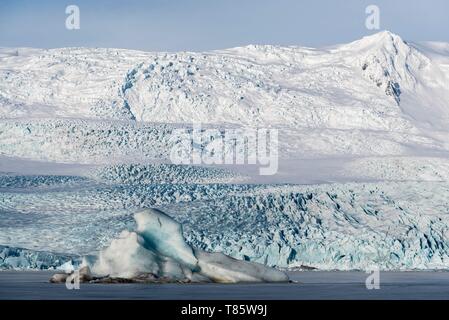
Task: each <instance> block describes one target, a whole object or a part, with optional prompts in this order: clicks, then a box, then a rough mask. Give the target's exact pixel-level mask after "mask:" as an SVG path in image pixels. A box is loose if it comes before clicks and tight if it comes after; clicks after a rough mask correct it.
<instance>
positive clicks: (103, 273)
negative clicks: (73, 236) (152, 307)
mask: <svg viewBox="0 0 449 320" xmlns="http://www.w3.org/2000/svg"><path fill="white" fill-rule="evenodd" d="M134 219H135V220H136V222H137V228H136V230H135V231H127V230H125V231H122V233H121V234H120V236H119V237H118V238H116V239H114V240H112V242H111V244H110V246H109V247H107V248H105V249H104V250H102V251H100V252H99V254H98V255H96V256H86V257H84V258H83V262H82V265H81V267H82V268H88V270H89V271H90V272H91V273H92V277H91V278H92V279H94V280H93V281H95V282H101V279H107V280H105V281H108V282H111V279H129V280H133V279H142V275H145V279H152V280H155V282H156V281H157V282H159V281H160V279H165V281H168V282H171V281H173V282H217V283H238V282H288V281H289V278H288V276H287V275H286V274H285V273H284V272H282V271H280V270H276V269H274V268H270V267H267V266H265V265H262V264H259V263H256V262H250V261H241V260H237V259H234V258H232V257H229V256H227V255H225V254H223V253H216V252H212V253H211V252H206V251H202V250H198V249H195V248H192V247H191V246H190V245H189V244H188V243H187V242H186V241H185V239H184V236H183V231H182V225H181V224H180V223H178V222H176V221H175V220H174V219H172V218H171V217H170V216H168V215H166V214H165V213H163V212H162V211H160V210H157V209H145V210H144V211H141V212H138V213H136V214H135V215H134ZM116 282H121V281H116Z"/></svg>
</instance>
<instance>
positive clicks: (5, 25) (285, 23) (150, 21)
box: [0, 0, 449, 51]
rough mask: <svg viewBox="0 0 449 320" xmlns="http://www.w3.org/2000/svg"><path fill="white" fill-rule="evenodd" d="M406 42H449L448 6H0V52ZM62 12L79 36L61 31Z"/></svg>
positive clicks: (340, 0)
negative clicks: (379, 35) (380, 34)
mask: <svg viewBox="0 0 449 320" xmlns="http://www.w3.org/2000/svg"><path fill="white" fill-rule="evenodd" d="M372 4H374V5H377V6H378V7H379V9H380V30H389V31H391V32H394V33H396V34H398V35H400V36H401V37H402V38H403V39H405V40H410V41H445V42H449V19H448V17H447V16H448V14H449V1H447V0H426V1H424V0H394V1H392V0H382V1H374V0H366V1H365V0H308V1H306V0H304V1H301V0H296V1H295V0H272V1H268V0H172V1H170V0H147V1H143V0H142V1H138V0H121V1H116V0H96V1H94V0H69V1H64V0H40V1H36V0H0V47H38V48H56V47H80V46H83V47H112V48H127V49H138V50H145V51H203V50H213V49H222V48H229V47H236V46H243V45H248V44H275V45H298V46H309V47H320V46H326V45H333V44H338V43H345V42H350V41H353V40H356V39H359V38H361V37H362V36H364V35H369V34H372V33H374V32H377V30H368V29H367V28H366V26H365V20H366V18H367V14H366V13H365V9H366V7H367V6H368V5H372ZM68 5H77V6H78V7H79V9H80V29H79V30H68V29H67V28H66V18H67V17H68V14H66V12H65V10H66V7H67V6H68Z"/></svg>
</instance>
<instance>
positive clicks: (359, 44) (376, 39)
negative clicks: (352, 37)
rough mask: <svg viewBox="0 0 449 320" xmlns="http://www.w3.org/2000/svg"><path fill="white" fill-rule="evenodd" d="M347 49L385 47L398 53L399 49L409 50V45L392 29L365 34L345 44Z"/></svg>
mask: <svg viewBox="0 0 449 320" xmlns="http://www.w3.org/2000/svg"><path fill="white" fill-rule="evenodd" d="M343 47H344V48H347V49H356V50H362V51H363V50H373V49H385V50H387V51H391V50H393V51H394V52H395V53H397V51H398V50H407V48H408V45H407V43H406V42H404V41H403V40H402V38H401V37H400V36H398V35H397V34H394V33H392V32H390V31H381V32H378V33H375V34H372V35H368V36H365V37H363V38H361V39H359V40H356V41H354V42H351V43H349V44H347V45H343Z"/></svg>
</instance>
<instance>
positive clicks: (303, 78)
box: [0, 31, 449, 269]
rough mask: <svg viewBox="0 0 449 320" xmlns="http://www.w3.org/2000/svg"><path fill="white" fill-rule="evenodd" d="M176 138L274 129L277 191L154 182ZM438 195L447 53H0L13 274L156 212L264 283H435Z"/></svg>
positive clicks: (243, 171) (414, 46)
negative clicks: (291, 275)
mask: <svg viewBox="0 0 449 320" xmlns="http://www.w3.org/2000/svg"><path fill="white" fill-rule="evenodd" d="M194 122H200V123H202V124H203V125H204V126H209V127H213V128H219V129H223V128H227V127H233V128H235V127H263V128H277V129H279V147H280V150H279V155H280V163H279V171H278V173H277V174H276V175H274V176H269V177H261V176H259V175H258V174H257V173H256V171H257V170H253V169H254V168H252V167H251V166H249V165H248V166H238V165H236V166H231V167H230V168H228V167H226V168H207V167H190V166H186V167H183V166H176V165H171V164H170V163H169V162H170V161H169V151H170V147H171V144H170V137H171V135H172V133H173V131H174V130H175V129H177V128H179V127H189V128H190V126H192V123H194ZM105 166H106V167H105ZM227 169H231V170H232V172H228V171H227ZM448 181H449V44H447V43H435V42H433V43H419V44H418V43H413V42H408V41H404V40H402V39H401V38H400V37H399V36H397V35H395V34H392V33H390V32H387V31H385V32H380V33H377V34H374V35H371V36H368V37H365V38H363V39H360V40H357V41H354V42H352V43H349V44H341V45H336V46H332V47H326V48H320V49H315V48H302V47H279V46H267V45H251V46H246V47H241V48H233V49H227V50H219V51H210V52H202V53H195V52H178V53H151V52H141V51H132V50H122V49H92V48H62V49H49V50H41V49H31V48H3V49H0V218H1V219H0V220H1V221H2V222H1V223H0V230H1V231H0V245H5V246H9V247H10V249H8V250H6V251H7V252H16V255H15V256H14V257H16V256H22V254H18V252H27V255H26V257H27V259H25V260H24V261H25V262H23V263H22V264H21V262H20V261H19V260H20V259H19V260H18V259H15V258H14V259H12V260H14V265H15V266H18V267H20V266H23V265H31V266H35V265H41V263H40V262H38V261H35V260H36V259H38V257H42V256H43V255H42V254H41V253H39V252H45V256H47V255H48V254H50V255H51V252H53V253H54V252H58V251H62V252H63V253H65V255H62V256H61V257H63V258H64V259H62V258H61V261H67V257H71V256H72V255H76V254H86V253H91V252H93V251H95V250H99V249H101V248H104V247H105V246H107V244H108V243H109V242H110V241H111V239H113V238H114V237H115V236H117V232H119V231H120V230H122V229H124V228H126V227H130V224H132V213H133V211H135V210H137V209H138V208H141V207H152V206H156V207H160V208H161V209H163V211H165V212H168V213H169V214H170V215H172V216H173V217H174V218H175V219H177V220H178V221H179V222H182V223H183V224H184V225H185V226H186V229H185V230H186V232H187V234H186V239H187V240H188V241H190V243H191V244H194V246H195V247H197V248H201V249H205V250H214V251H223V252H225V253H226V254H229V255H232V256H235V257H239V258H244V259H247V260H252V261H258V262H263V263H266V264H269V265H274V266H281V267H297V266H300V265H307V266H313V267H317V268H322V269H333V268H337V269H351V268H365V267H368V266H372V265H377V266H379V267H381V268H384V269H413V268H421V269H426V268H443V269H444V268H447V267H449V262H448V261H449V253H448V250H447V248H449V240H448V238H447V236H446V234H447V230H448V228H449V220H448V219H447V217H446V215H447V212H449V204H448V203H447V201H446V200H445V199H447V195H448V191H447V190H448V188H449V184H448ZM254 182H256V183H262V184H263V185H252V183H254ZM229 183H239V184H238V185H234V184H229ZM245 183H247V184H245ZM286 183H290V184H286ZM274 184H286V185H277V186H275V185H274ZM291 184H309V186H298V185H296V186H295V185H291ZM75 213H76V214H75ZM74 214H75V215H74ZM31 221H33V223H31ZM254 228H256V230H254ZM99 234H100V235H99ZM55 241H57V243H55ZM21 248H25V249H21ZM27 249H28V250H30V249H34V250H37V251H38V253H36V254H32V253H28V252H29V251H26V250H27ZM24 250H25V251H24ZM6 251H4V252H6ZM0 258H1V259H3V260H5V259H7V257H6V256H5V254H3V256H1V257H0ZM33 259H34V260H33ZM3 260H2V261H3ZM12 260H11V261H12ZM5 261H6V260H5ZM51 261H52V262H51V265H52V266H53V265H54V264H55V262H54V261H58V258H57V256H51ZM0 265H6V266H7V265H8V263H6V262H4V261H3V262H2V263H0ZM45 265H48V263H45Z"/></svg>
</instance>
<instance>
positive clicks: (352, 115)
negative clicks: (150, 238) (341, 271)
mask: <svg viewBox="0 0 449 320" xmlns="http://www.w3.org/2000/svg"><path fill="white" fill-rule="evenodd" d="M448 46H449V45H447V44H427V45H426V46H423V45H415V44H412V43H408V42H404V41H403V40H402V39H401V38H400V37H399V36H397V35H394V34H392V33H390V32H381V33H378V34H375V35H373V36H369V37H365V38H363V39H361V40H358V41H355V42H353V43H350V44H347V45H339V46H335V47H330V48H324V49H311V48H301V47H277V46H254V45H251V46H247V47H241V48H234V49H228V50H221V51H212V52H204V53H193V52H179V53H146V52H138V51H131V50H116V49H87V48H64V49H51V50H37V49H22V48H19V49H14V50H13V49H3V50H2V56H1V60H0V61H1V68H0V79H1V81H0V97H1V99H2V100H1V101H2V110H1V111H0V112H1V113H0V115H1V117H2V118H12V117H20V116H26V117H31V116H46V117H54V116H57V117H74V118H96V119H110V120H117V119H136V120H138V121H148V122H163V123H167V122H170V123H179V122H192V121H197V122H203V123H217V122H218V123H223V122H228V123H237V124H250V125H256V124H257V125H265V126H267V125H271V126H273V125H281V126H285V125H289V126H296V127H297V126H304V127H309V128H336V129H353V128H362V129H373V130H383V129H388V130H395V131H399V130H411V129H412V127H413V126H414V125H416V123H414V122H411V121H413V120H415V121H416V122H418V123H421V122H426V121H430V122H431V123H432V124H434V125H438V124H439V125H441V124H443V127H444V124H445V122H444V121H447V120H448V119H449V111H448V109H449V108H448V105H447V103H448V102H447V101H448V99H447V98H448V95H449V93H448V90H449V89H448V87H447V82H448V80H449V79H448V77H449V75H448V69H447V68H448V63H449V57H448V55H447V50H449V49H448ZM8 53H9V54H8ZM429 97H432V100H431V101H429V99H428V98H429ZM401 101H404V102H402V103H401ZM410 101H414V102H415V103H414V105H413V106H412V105H410V104H409V103H408V102H410ZM406 102H407V103H406ZM417 106H420V107H421V110H416V108H415V107H417ZM419 115H422V117H420V116H419ZM431 120H433V122H432V121H431Z"/></svg>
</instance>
